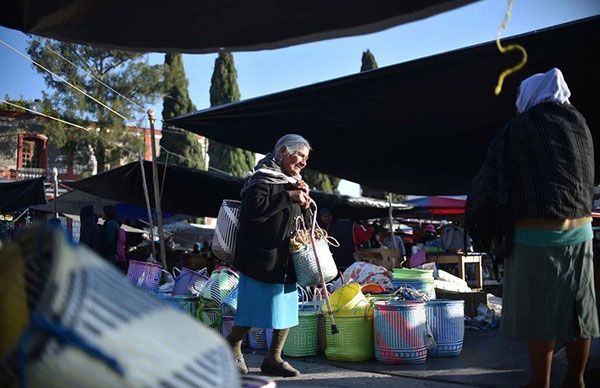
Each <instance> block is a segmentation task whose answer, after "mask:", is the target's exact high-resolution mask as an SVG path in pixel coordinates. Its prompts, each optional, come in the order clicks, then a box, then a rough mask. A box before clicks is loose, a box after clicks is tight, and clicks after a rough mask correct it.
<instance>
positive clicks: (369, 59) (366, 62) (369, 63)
mask: <svg viewBox="0 0 600 388" xmlns="http://www.w3.org/2000/svg"><path fill="white" fill-rule="evenodd" d="M378 67H379V66H377V61H376V60H375V56H374V55H373V53H372V52H371V50H367V51H363V53H362V58H361V66H360V71H361V72H363V71H367V70H373V69H377V68H378ZM360 191H361V194H362V196H363V197H370V198H381V199H385V198H387V197H386V192H385V191H383V190H379V189H374V188H372V187H368V186H363V185H360Z"/></svg>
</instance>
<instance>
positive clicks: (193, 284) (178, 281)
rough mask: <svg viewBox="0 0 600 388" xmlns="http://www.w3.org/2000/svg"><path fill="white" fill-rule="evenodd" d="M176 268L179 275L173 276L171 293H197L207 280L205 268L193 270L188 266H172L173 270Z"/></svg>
mask: <svg viewBox="0 0 600 388" xmlns="http://www.w3.org/2000/svg"><path fill="white" fill-rule="evenodd" d="M175 269H177V270H178V271H179V276H177V277H175V276H174V277H175V285H174V286H173V292H172V293H173V295H187V296H190V295H199V294H200V292H201V291H202V289H203V288H204V286H205V285H206V283H207V282H208V276H207V275H206V270H205V269H203V270H201V271H194V270H191V269H189V268H185V267H183V268H182V269H181V270H179V268H173V271H175Z"/></svg>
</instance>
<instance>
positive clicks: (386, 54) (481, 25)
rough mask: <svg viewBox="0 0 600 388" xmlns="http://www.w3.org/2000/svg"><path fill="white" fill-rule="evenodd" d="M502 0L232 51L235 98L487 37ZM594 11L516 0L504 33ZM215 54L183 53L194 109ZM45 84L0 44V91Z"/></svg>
mask: <svg viewBox="0 0 600 388" xmlns="http://www.w3.org/2000/svg"><path fill="white" fill-rule="evenodd" d="M507 3H508V0H486V1H479V2H477V3H475V4H471V5H468V6H465V7H462V8H459V9H457V10H454V11H450V12H446V13H444V14H441V15H437V16H434V17H431V18H428V19H425V20H420V21H416V22H413V23H409V24H404V25H401V26H398V27H395V28H391V29H388V30H385V31H381V32H378V33H373V34H368V35H362V36H357V37H349V38H341V39H332V40H327V41H322V42H316V43H308V44H303V45H298V46H293V47H288V48H283V49H277V50H265V51H254V52H239V53H234V57H235V63H236V68H237V71H238V84H239V87H240V92H241V95H242V100H243V99H247V98H251V97H256V96H261V95H264V94H269V93H273V92H277V91H281V90H286V89H290V88H294V87H298V86H302V85H307V84H311V83H315V82H320V81H325V80H328V79H331V78H336V77H341V76H344V75H348V74H352V73H356V72H358V71H359V69H360V58H361V54H362V51H364V50H366V49H370V50H371V52H373V54H374V55H375V58H376V60H377V62H378V64H379V66H380V67H383V66H388V65H393V64H396V63H401V62H405V61H408V60H411V59H415V58H421V57H424V56H429V55H433V54H437V53H441V52H446V51H450V50H453V49H457V48H461V47H465V46H470V45H473V44H477V43H482V42H487V41H490V40H493V39H495V38H496V34H497V31H498V26H499V25H500V23H501V22H502V20H503V18H504V13H505V10H506V6H507ZM597 14H600V0H515V2H514V5H513V16H512V19H511V21H510V24H509V26H508V28H507V29H506V30H505V32H504V33H503V36H511V35H516V34H521V33H524V32H529V31H533V30H536V29H540V28H544V27H548V26H553V25H557V24H561V23H565V22H568V21H572V20H577V19H581V18H585V17H588V16H592V15H597ZM158 25H160V23H158V24H157V26H158ZM0 38H1V39H2V40H4V41H6V42H8V43H9V44H11V45H12V46H14V47H16V48H17V49H19V50H21V51H23V52H24V51H25V48H26V42H27V39H28V38H27V36H26V35H25V34H23V33H21V32H18V31H14V30H10V29H7V28H3V27H0ZM499 55H500V54H499ZM215 57H216V54H196V55H188V54H186V55H184V65H185V70H186V75H187V77H188V80H189V81H190V95H191V98H192V100H193V102H194V103H195V104H196V106H197V107H198V109H203V108H206V107H208V106H209V94H208V91H209V87H210V77H211V74H212V70H213V66H214V60H215ZM149 60H150V62H151V63H161V62H162V61H163V60H164V56H163V55H162V54H150V56H149ZM548 65H549V66H551V64H548ZM44 88H45V85H44V83H43V80H42V78H41V76H40V75H39V74H38V73H37V72H36V71H35V70H33V69H32V67H31V64H30V63H29V62H28V61H27V60H26V59H24V58H22V57H20V56H19V55H17V54H16V53H14V52H12V51H10V50H9V49H7V48H6V47H4V46H3V45H0V96H2V97H3V96H4V95H5V94H8V95H9V96H10V97H12V98H17V97H19V96H21V95H22V96H23V97H25V98H27V99H35V98H39V97H41V91H42V90H44ZM154 109H155V111H156V112H157V113H158V115H157V116H158V117H160V112H161V111H162V103H161V102H157V103H156V105H155V106H154ZM309 140H310V139H309ZM315 152H318V150H315ZM346 186H347V189H346ZM341 189H343V190H342V191H344V192H346V193H349V194H356V193H357V192H356V189H357V188H356V186H352V185H348V184H347V183H344V186H343V187H341ZM348 190H349V191H348Z"/></svg>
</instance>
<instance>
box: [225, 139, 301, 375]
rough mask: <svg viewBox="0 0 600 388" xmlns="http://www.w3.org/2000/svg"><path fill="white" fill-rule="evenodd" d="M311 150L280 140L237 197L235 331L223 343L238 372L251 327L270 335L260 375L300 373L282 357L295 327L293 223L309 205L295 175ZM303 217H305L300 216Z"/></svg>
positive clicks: (242, 368) (298, 141) (242, 365)
mask: <svg viewBox="0 0 600 388" xmlns="http://www.w3.org/2000/svg"><path fill="white" fill-rule="evenodd" d="M309 152H310V145H309V144H308V142H307V141H306V140H305V139H304V138H303V137H301V136H299V135H285V136H283V137H282V138H281V139H279V141H277V144H276V145H275V148H274V150H273V153H271V154H269V155H267V156H266V157H265V158H264V159H262V160H261V161H259V162H258V164H257V165H256V167H255V168H254V172H253V173H252V175H251V176H250V177H249V178H248V179H247V180H246V183H245V185H244V188H243V189H242V192H241V197H242V206H241V211H240V220H239V222H240V228H239V234H238V238H237V243H236V254H235V267H236V269H237V270H238V271H239V272H240V282H239V285H238V301H237V313H236V316H235V326H233V329H232V330H231V334H230V335H229V336H228V337H227V340H228V341H229V343H230V344H231V346H232V347H233V352H234V356H235V358H236V362H237V365H238V368H239V370H240V372H241V373H244V374H245V373H248V368H247V367H246V363H245V361H244V357H243V355H242V351H241V346H242V339H243V338H244V336H245V335H246V334H247V333H248V331H249V330H250V328H252V327H256V328H266V329H274V330H273V340H272V342H271V347H270V349H269V351H268V353H267V356H266V357H265V359H264V361H263V363H262V365H261V370H262V371H263V373H265V374H269V375H276V376H283V377H291V376H296V375H298V374H299V372H298V371H297V370H296V369H294V368H293V367H292V366H291V365H290V364H288V363H287V362H284V361H283V359H282V358H281V351H282V349H283V344H284V343H285V339H286V338H287V335H288V332H289V328H290V327H292V326H296V325H297V324H298V294H297V291H296V273H295V271H294V265H293V262H292V260H291V259H290V253H289V243H290V234H291V232H292V231H293V228H294V225H295V223H294V220H295V218H296V217H297V216H300V215H303V213H304V211H303V210H305V209H307V208H308V206H309V201H310V198H309V196H308V186H307V185H306V183H304V182H303V181H302V177H301V176H300V172H301V171H302V169H303V168H304V167H305V166H306V162H307V160H308V154H309ZM304 215H305V214H304Z"/></svg>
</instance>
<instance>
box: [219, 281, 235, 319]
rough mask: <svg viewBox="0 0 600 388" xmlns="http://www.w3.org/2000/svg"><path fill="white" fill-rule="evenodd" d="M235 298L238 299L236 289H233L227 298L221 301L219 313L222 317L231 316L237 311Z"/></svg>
mask: <svg viewBox="0 0 600 388" xmlns="http://www.w3.org/2000/svg"><path fill="white" fill-rule="evenodd" d="M237 297H238V288H237V287H236V288H234V289H233V291H231V292H230V293H229V295H227V297H226V298H225V299H224V300H223V303H222V304H221V311H223V315H233V316H235V313H236V311H237Z"/></svg>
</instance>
